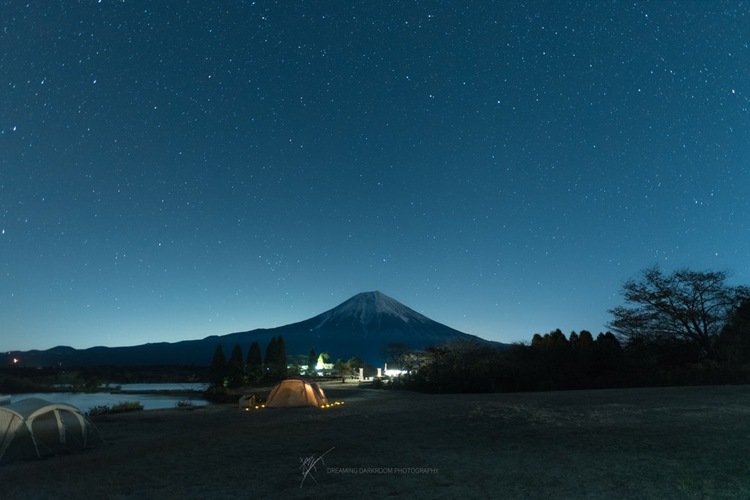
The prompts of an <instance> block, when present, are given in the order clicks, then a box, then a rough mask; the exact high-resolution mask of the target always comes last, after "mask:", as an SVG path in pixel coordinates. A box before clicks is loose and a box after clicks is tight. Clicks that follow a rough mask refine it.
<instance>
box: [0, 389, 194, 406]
mask: <svg viewBox="0 0 750 500" xmlns="http://www.w3.org/2000/svg"><path fill="white" fill-rule="evenodd" d="M115 386H116V385H115V384H113V387H115ZM119 387H120V389H121V390H123V391H144V392H145V391H186V390H190V391H204V390H206V389H207V387H208V385H207V384H193V383H186V384H121V385H120V386H119ZM27 398H39V399H44V400H45V401H50V402H52V403H65V404H69V405H72V406H75V407H76V408H78V409H79V410H81V411H83V412H87V411H89V410H91V409H92V408H94V407H95V406H113V405H116V404H118V403H125V402H127V401H138V402H139V403H140V404H142V405H143V409H144V410H159V409H164V408H175V407H176V406H177V403H178V402H180V401H189V402H190V403H191V404H192V405H193V406H205V405H207V404H208V401H206V400H205V399H203V397H201V395H200V394H180V395H177V396H172V395H165V394H146V393H143V394H110V393H108V392H96V393H82V392H36V393H26V394H13V395H11V398H10V400H11V403H16V402H18V401H21V400H23V399H27Z"/></svg>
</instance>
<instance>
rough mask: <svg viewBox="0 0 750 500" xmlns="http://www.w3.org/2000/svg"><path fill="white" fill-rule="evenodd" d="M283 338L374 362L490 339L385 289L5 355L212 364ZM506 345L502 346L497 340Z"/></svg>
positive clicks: (75, 361)
mask: <svg viewBox="0 0 750 500" xmlns="http://www.w3.org/2000/svg"><path fill="white" fill-rule="evenodd" d="M279 335H281V336H283V337H284V342H285V344H286V347H287V353H288V354H290V355H297V354H302V355H307V354H308V353H309V352H310V349H315V352H317V353H321V352H327V353H329V354H330V355H331V357H332V358H333V359H338V358H343V359H348V358H350V357H352V356H357V357H360V358H362V359H364V360H365V361H367V362H369V363H371V364H373V365H382V363H383V362H385V361H387V355H386V349H387V347H388V345H389V344H393V343H398V344H405V345H407V346H409V347H411V348H412V349H424V348H426V347H429V346H433V345H441V344H444V343H446V342H449V341H451V340H457V339H463V340H473V341H477V342H487V343H489V342H488V341H486V340H483V339H481V338H479V337H476V336H473V335H468V334H466V333H463V332H460V331H458V330H455V329H453V328H450V327H448V326H446V325H443V324H441V323H438V322H436V321H433V320H431V319H429V318H427V317H426V316H424V315H422V314H420V313H418V312H416V311H414V310H413V309H410V308H409V307H407V306H405V305H403V304H401V303H400V302H398V301H397V300H395V299H392V298H391V297H388V296H387V295H385V294H383V293H381V292H377V291H375V292H366V293H360V294H357V295H355V296H354V297H352V298H350V299H348V300H346V301H344V302H343V303H341V304H340V305H338V306H336V307H334V308H333V309H330V310H329V311H326V312H324V313H322V314H319V315H317V316H314V317H312V318H310V319H307V320H304V321H300V322H298V323H293V324H289V325H285V326H280V327H277V328H268V329H257V330H252V331H247V332H239V333H231V334H228V335H222V336H216V335H214V336H210V337H206V338H204V339H200V340H186V341H182V342H175V343H166V342H162V343H153V344H142V345H138V346H131V347H92V348H90V349H83V350H78V349H72V348H69V347H63V346H59V347H55V348H53V349H49V350H47V351H28V352H25V353H22V352H11V353H5V354H4V356H6V358H8V359H6V360H4V364H5V366H8V364H9V362H10V358H12V357H18V358H19V359H21V361H22V363H23V364H24V365H26V366H91V365H119V366H135V365H169V364H171V365H196V366H206V365H208V364H209V363H210V361H211V357H212V356H213V353H214V350H215V349H216V345H217V344H221V345H222V346H223V348H224V352H225V354H226V355H227V356H229V353H230V352H231V349H232V347H233V346H234V345H235V344H239V345H240V346H241V347H242V350H243V352H245V353H247V350H248V348H249V346H250V344H251V343H252V342H253V341H257V342H258V343H259V344H260V346H261V351H262V352H265V348H266V346H267V345H268V342H269V341H270V339H271V338H272V337H275V336H279ZM497 345H502V344H497Z"/></svg>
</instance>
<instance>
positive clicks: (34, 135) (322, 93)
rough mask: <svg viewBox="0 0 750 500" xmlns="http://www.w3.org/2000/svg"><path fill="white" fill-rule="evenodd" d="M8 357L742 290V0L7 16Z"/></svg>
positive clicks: (745, 222) (2, 128)
mask: <svg viewBox="0 0 750 500" xmlns="http://www.w3.org/2000/svg"><path fill="white" fill-rule="evenodd" d="M0 5H1V7H0V85H2V100H1V101H0V106H1V107H0V110H1V113H0V350H26V349H47V348H50V347H53V346H57V345H70V346H73V347H76V348H86V347H91V346H95V345H106V346H121V345H136V344H142V343H146V342H159V341H169V342H173V341H178V340H185V339H195V338H203V337H206V336H208V335H215V334H216V335H223V334H226V333H231V332H237V331H245V330H251V329H255V328H261V327H274V326H281V325H285V324H289V323H293V322H296V321H301V320H304V319H307V318H309V317H311V316H314V315H316V314H318V313H321V312H323V311H325V310H327V309H330V308H332V307H335V306H336V305H338V304H339V303H340V302H343V301H344V300H346V299H348V298H349V297H351V296H352V295H354V294H356V293H359V292H364V291H371V290H380V291H382V292H383V293H385V294H387V295H389V296H391V297H393V298H395V299H397V300H399V301H400V302H402V303H404V304H405V305H407V306H409V307H411V308H413V309H415V310H417V311H419V312H421V313H422V314H425V315H426V316H428V317H430V318H432V319H434V320H436V321H439V322H442V323H445V324H447V325H448V326H451V327H453V328H456V329H459V330H461V331H464V332H467V333H472V334H476V335H479V336H482V337H484V338H487V339H492V340H499V341H503V342H513V341H530V339H531V337H532V336H533V334H534V333H546V332H549V331H551V330H553V329H555V328H561V329H562V330H563V331H564V332H566V333H569V332H570V331H572V330H575V331H580V330H581V329H588V330H590V331H592V332H594V334H595V335H596V333H598V332H600V331H606V324H607V322H608V321H610V320H611V315H610V314H609V313H608V312H607V311H608V310H609V309H611V308H612V307H615V306H617V305H622V303H623V301H622V296H621V287H622V284H623V283H624V281H625V280H627V279H628V278H631V277H634V276H636V275H637V274H638V273H639V272H640V271H641V270H643V269H645V268H647V267H651V266H653V265H659V266H660V267H661V268H662V269H663V270H665V271H672V270H675V269H678V268H683V267H689V268H691V269H694V270H701V271H704V270H723V271H729V272H730V273H731V284H750V264H748V255H750V217H748V214H750V196H748V186H750V140H749V138H750V112H749V108H750V78H748V71H749V70H750V47H749V46H748V44H749V43H750V4H748V3H747V2H744V1H739V0H733V1H731V2H722V1H692V2H684V1H677V2H667V1H656V2H639V1H635V2H633V1H629V2H624V1H617V2H614V1H594V2H583V1H575V2H565V1H561V0H553V1H534V2H518V1H510V0H508V1H497V2H492V1H485V0H481V1H468V2H465V1H460V2H459V1H431V2H428V1H406V0H403V1H387V0H383V1H377V2H376V1H362V0H360V1H346V2H344V1H302V0H300V1H286V0H284V1H260V0H259V1H255V2H250V1H244V2H243V1H231V2H229V1H227V2H219V1H216V2H203V1H187V0H182V1H181V0H174V1H165V2H161V1H160V2H142V1H130V0H120V1H115V0H99V1H96V0H80V1H72V0H71V1H66V2H25V1H17V0H0Z"/></svg>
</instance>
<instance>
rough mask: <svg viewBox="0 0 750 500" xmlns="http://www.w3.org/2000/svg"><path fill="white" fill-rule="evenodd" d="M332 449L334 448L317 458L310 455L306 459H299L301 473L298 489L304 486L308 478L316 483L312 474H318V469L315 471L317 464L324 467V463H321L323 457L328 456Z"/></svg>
mask: <svg viewBox="0 0 750 500" xmlns="http://www.w3.org/2000/svg"><path fill="white" fill-rule="evenodd" d="M333 448H335V446H334V447H332V448H331V449H330V450H328V451H327V452H325V453H323V454H322V455H318V456H317V457H316V456H315V455H310V456H309V457H306V458H303V457H300V459H299V461H300V466H299V468H300V470H301V471H302V481H300V483H299V487H300V488H302V485H303V484H305V479H307V478H308V477H309V478H311V479H312V480H313V481H315V482H316V483H317V482H318V481H317V480H316V479H315V476H314V475H313V474H312V473H313V472H318V469H317V465H318V463H321V464H323V465H325V462H324V461H323V457H325V456H326V455H328V454H329V453H330V452H331V451H332V450H333Z"/></svg>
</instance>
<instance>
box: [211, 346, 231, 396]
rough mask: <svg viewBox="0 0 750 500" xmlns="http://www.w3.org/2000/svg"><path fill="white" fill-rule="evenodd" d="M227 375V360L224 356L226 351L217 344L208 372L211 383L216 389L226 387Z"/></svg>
mask: <svg viewBox="0 0 750 500" xmlns="http://www.w3.org/2000/svg"><path fill="white" fill-rule="evenodd" d="M226 375H227V358H226V357H225V356H224V349H223V348H222V347H221V344H217V345H216V350H215V351H214V356H213V358H211V366H210V367H209V371H208V377H209V382H210V383H211V385H212V386H214V387H224V383H225V379H226Z"/></svg>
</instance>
